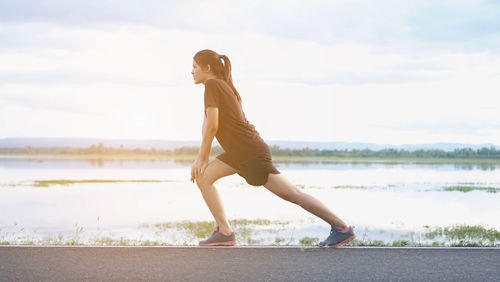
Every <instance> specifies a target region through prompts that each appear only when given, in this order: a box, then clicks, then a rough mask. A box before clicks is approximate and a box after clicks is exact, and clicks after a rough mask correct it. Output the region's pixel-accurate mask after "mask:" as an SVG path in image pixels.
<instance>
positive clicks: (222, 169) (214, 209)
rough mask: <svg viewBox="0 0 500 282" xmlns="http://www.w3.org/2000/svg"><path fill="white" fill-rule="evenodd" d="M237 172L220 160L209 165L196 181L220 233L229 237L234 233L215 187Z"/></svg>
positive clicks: (215, 160)
mask: <svg viewBox="0 0 500 282" xmlns="http://www.w3.org/2000/svg"><path fill="white" fill-rule="evenodd" d="M236 172H237V171H236V170H235V169H234V168H232V167H231V166H229V165H227V164H226V163H224V162H223V161H221V160H219V159H214V160H212V161H210V162H209V163H208V166H207V168H206V169H205V172H204V173H203V175H201V176H199V177H198V179H196V184H198V187H199V188H200V191H201V194H202V195H203V199H205V202H206V203H207V206H208V209H209V210H210V212H211V213H212V215H213V217H214V219H215V221H216V222H217V226H219V232H221V233H222V234H225V235H228V234H230V233H231V232H233V231H232V229H231V227H230V226H229V222H228V221H227V217H226V212H225V210H224V206H223V205H222V200H221V198H220V195H219V192H218V191H217V189H216V188H215V186H214V183H215V181H217V180H218V179H219V178H221V177H224V176H228V175H231V174H234V173H236Z"/></svg>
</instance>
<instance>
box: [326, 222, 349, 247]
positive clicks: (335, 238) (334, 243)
mask: <svg viewBox="0 0 500 282" xmlns="http://www.w3.org/2000/svg"><path fill="white" fill-rule="evenodd" d="M354 238H356V234H354V230H353V227H352V226H349V228H347V230H346V231H342V229H340V228H338V227H335V226H332V229H331V231H330V236H328V238H326V240H324V241H321V242H319V244H318V246H320V247H323V248H336V247H338V246H340V245H343V244H345V243H347V242H349V241H351V240H352V239H354Z"/></svg>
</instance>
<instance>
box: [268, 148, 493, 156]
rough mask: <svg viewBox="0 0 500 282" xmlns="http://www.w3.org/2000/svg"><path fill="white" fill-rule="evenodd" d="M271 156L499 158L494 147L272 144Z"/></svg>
mask: <svg viewBox="0 0 500 282" xmlns="http://www.w3.org/2000/svg"><path fill="white" fill-rule="evenodd" d="M271 152H272V153H273V156H302V157H310V156H314V157H339V158H384V159H386V158H452V159H453V158H455V159H500V150H496V149H495V147H490V148H486V147H483V148H481V149H477V150H473V149H471V148H464V149H455V150H453V151H450V152H447V151H444V150H436V149H433V150H432V149H431V150H422V149H420V150H415V151H408V150H404V149H401V150H397V149H383V150H378V151H373V150H370V149H364V150H358V149H352V150H319V149H310V148H304V149H289V148H280V147H279V146H276V145H274V146H272V147H271Z"/></svg>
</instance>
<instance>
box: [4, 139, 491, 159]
mask: <svg viewBox="0 0 500 282" xmlns="http://www.w3.org/2000/svg"><path fill="white" fill-rule="evenodd" d="M270 149H271V152H272V154H273V156H288V157H333V158H381V159H393V158H436V159H441V158H447V159H500V150H497V149H495V147H490V148H487V147H483V148H481V149H477V150H473V149H471V148H464V149H455V150H453V151H450V152H447V151H443V150H415V151H408V150H404V149H401V150H397V149H383V150H378V151H374V150H370V149H364V150H358V149H352V150H319V149H311V148H303V149H290V148H280V147H279V146H277V145H274V146H270ZM199 150H200V147H196V146H191V147H180V148H176V149H173V150H170V149H156V148H154V147H152V148H150V149H141V148H135V149H126V148H124V147H123V145H121V146H120V148H113V147H106V146H104V144H103V143H99V144H97V145H94V144H93V145H91V146H90V147H88V148H61V147H52V148H33V147H24V148H0V154H75V155H88V154H102V155H152V156H179V155H197V154H198V152H199ZM222 152H224V150H223V149H222V148H221V147H220V146H214V147H212V150H211V152H210V154H211V155H212V156H213V155H218V154H221V153H222Z"/></svg>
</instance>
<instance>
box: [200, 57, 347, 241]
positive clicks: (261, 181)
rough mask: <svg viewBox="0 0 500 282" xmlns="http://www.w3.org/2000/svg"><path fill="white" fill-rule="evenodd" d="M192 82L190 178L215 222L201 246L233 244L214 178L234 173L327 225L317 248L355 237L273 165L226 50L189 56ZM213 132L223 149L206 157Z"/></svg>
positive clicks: (337, 219)
mask: <svg viewBox="0 0 500 282" xmlns="http://www.w3.org/2000/svg"><path fill="white" fill-rule="evenodd" d="M191 74H192V75H193V79H194V83H195V84H200V83H203V84H204V85H205V94H204V95H205V97H204V103H205V118H204V121H203V127H202V135H203V141H202V144H201V149H200V152H199V154H198V157H197V158H196V161H195V162H194V164H193V166H192V167H191V181H192V182H193V183H194V181H195V180H196V183H197V185H198V187H199V188H200V190H201V193H202V195H203V198H204V199H205V202H206V203H207V206H208V208H209V209H210V212H211V213H212V215H213V217H214V219H215V221H216V223H217V226H216V228H215V231H214V233H213V234H212V236H211V237H210V238H208V239H207V240H203V241H200V243H199V245H201V246H233V245H235V244H236V239H235V235H234V232H233V230H232V229H231V226H229V223H228V221H227V218H226V213H225V211H224V207H223V205H222V202H221V199H220V197H219V193H218V191H217V189H216V188H215V186H214V182H215V181H217V180H218V179H219V178H221V177H224V176H228V175H231V174H234V173H238V174H239V175H240V176H242V177H243V178H245V180H246V182H247V183H248V184H250V185H253V186H260V185H263V186H264V187H266V188H267V189H268V190H269V191H271V192H272V193H274V194H276V195H278V196H279V197H281V198H283V199H285V200H287V201H290V202H292V203H294V204H297V205H300V206H301V207H302V208H304V209H306V210H307V211H309V212H311V213H312V214H314V215H316V216H318V217H320V218H321V219H323V220H324V221H326V222H327V223H329V224H330V225H331V231H330V236H328V238H327V239H326V240H324V241H322V242H320V243H319V246H321V247H337V246H340V245H342V244H344V243H347V242H349V241H351V240H352V239H354V238H355V237H356V235H355V234H354V231H353V228H352V227H351V226H348V225H346V224H345V223H344V222H343V221H342V220H341V219H340V218H338V217H337V216H336V215H335V214H334V213H333V212H331V211H330V210H329V209H328V208H327V207H326V206H325V205H324V204H323V203H322V202H320V201H319V200H318V199H316V198H314V197H312V196H311V195H309V194H306V193H304V192H302V191H300V190H299V189H298V188H297V187H295V186H294V185H293V184H292V183H290V182H289V181H288V180H287V179H286V178H285V177H283V175H281V174H280V172H279V171H278V170H277V169H276V168H275V167H274V165H273V163H272V160H271V151H270V149H269V147H268V146H267V144H266V143H265V142H264V140H262V138H261V137H260V135H259V133H258V132H257V131H256V130H255V127H254V126H253V125H252V124H250V123H249V122H248V120H247V119H246V117H245V114H244V112H243V109H242V105H241V97H240V95H239V93H238V91H236V88H235V87H234V85H233V82H232V78H231V63H230V61H229V58H228V57H227V56H225V55H219V54H217V53H216V52H214V51H212V50H202V51H199V52H198V53H196V55H195V56H194V58H193V70H192V71H191ZM214 136H215V137H216V138H217V140H218V141H219V144H220V145H221V147H222V148H223V149H224V151H225V152H224V153H222V154H221V155H219V156H217V157H216V159H214V160H212V161H210V162H209V161H208V158H209V154H210V149H211V147H212V140H213V138H214Z"/></svg>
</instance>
